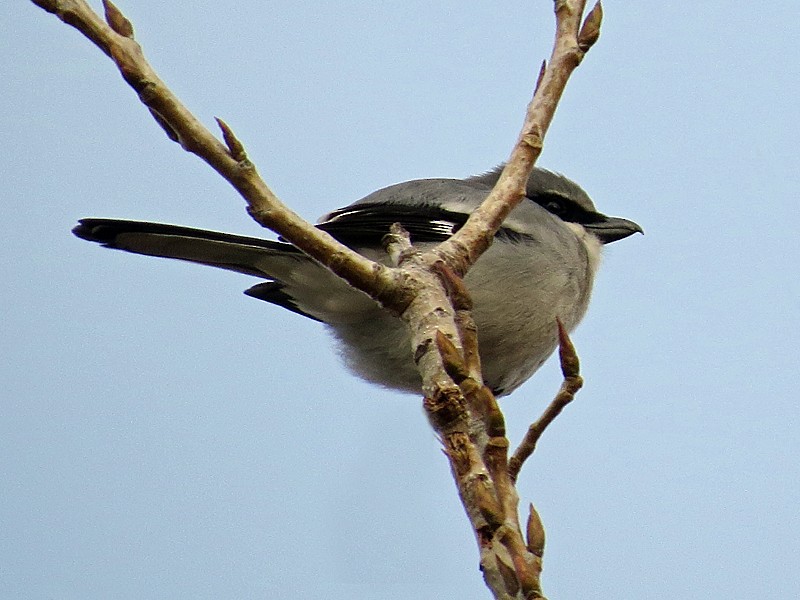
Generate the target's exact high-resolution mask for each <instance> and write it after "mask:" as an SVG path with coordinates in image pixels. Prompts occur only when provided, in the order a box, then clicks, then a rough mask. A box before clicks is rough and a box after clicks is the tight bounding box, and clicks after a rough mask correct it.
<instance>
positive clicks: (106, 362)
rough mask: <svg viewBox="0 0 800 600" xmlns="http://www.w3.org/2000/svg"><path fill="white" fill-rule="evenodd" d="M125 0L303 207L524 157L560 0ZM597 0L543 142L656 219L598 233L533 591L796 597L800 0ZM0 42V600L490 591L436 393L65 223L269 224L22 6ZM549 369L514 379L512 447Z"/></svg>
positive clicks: (46, 19)
mask: <svg viewBox="0 0 800 600" xmlns="http://www.w3.org/2000/svg"><path fill="white" fill-rule="evenodd" d="M96 4H98V5H99V2H98V3H96ZM120 6H121V8H122V9H123V11H124V12H125V13H126V14H127V15H128V16H129V17H130V18H131V19H132V21H133V23H134V26H135V28H136V35H137V39H138V40H139V41H140V42H141V43H142V44H143V45H144V48H145V52H146V54H147V56H148V57H149V59H150V61H151V63H152V64H153V65H154V66H155V68H156V69H157V70H158V71H159V73H160V74H161V76H162V77H163V78H164V79H165V80H166V82H167V83H168V84H169V85H171V86H172V88H173V90H174V91H176V92H177V93H178V94H179V95H180V96H181V98H182V99H183V100H184V102H185V103H186V104H187V105H188V106H189V107H190V108H191V109H192V110H193V111H194V112H195V114H196V115H197V116H198V117H199V118H201V119H202V120H203V121H204V122H205V123H207V124H209V125H212V124H213V117H214V116H219V117H222V118H224V119H225V120H226V121H227V122H228V123H230V124H231V125H232V126H233V127H234V129H235V130H236V132H237V133H238V134H239V136H240V138H241V139H242V141H243V142H244V143H245V144H246V146H247V149H248V151H249V154H250V156H251V158H252V159H253V160H254V161H255V162H256V164H257V165H258V167H259V169H260V171H261V173H262V174H263V176H264V177H265V179H266V180H267V181H268V182H269V183H270V184H271V185H272V186H273V188H274V190H275V191H276V192H277V193H278V194H279V195H280V196H281V198H283V199H284V200H285V201H286V202H287V203H289V204H290V205H291V206H292V207H294V208H295V209H296V210H297V211H298V212H300V213H301V214H302V215H304V216H306V217H308V218H310V219H315V218H316V217H317V216H318V215H320V214H322V213H324V212H326V211H328V210H330V209H333V208H337V207H340V206H343V205H345V204H348V203H350V202H351V201H353V200H355V199H357V198H360V197H361V196H364V195H366V194H367V193H369V192H371V191H373V190H374V189H377V188H380V187H383V186H386V185H389V184H391V183H395V182H398V181H403V180H407V179H414V178H420V177H463V176H467V175H470V174H474V173H478V172H481V171H483V170H486V169H488V168H490V167H492V166H493V165H495V164H496V163H498V162H500V161H502V160H503V159H505V158H506V157H507V156H508V153H509V151H510V149H511V146H512V143H513V141H514V139H515V137H516V135H517V132H518V129H519V126H520V124H521V122H522V118H523V112H524V109H525V106H526V104H527V102H528V100H529V97H530V94H531V90H532V87H533V83H534V81H535V78H536V74H537V72H538V69H539V63H540V62H541V60H542V59H543V58H544V57H546V56H547V55H549V51H550V46H551V39H552V30H553V21H552V16H551V2H549V1H547V0H537V1H533V2H529V1H521V0H520V1H513V2H466V3H465V2H456V1H445V2H436V3H433V2H417V1H406V2H402V3H373V2H362V1H356V0H353V1H350V2H343V1H342V2H326V3H316V2H297V1H293V2H284V1H275V2H268V3H264V2H255V1H248V0H243V1H239V2H219V1H211V0H195V1H192V2H174V3H173V2H155V1H153V0H121V1H120ZM605 10H606V21H605V23H604V25H603V34H602V37H601V39H600V42H599V43H598V45H597V46H596V47H595V48H594V49H593V50H592V52H591V53H590V54H589V56H588V58H587V59H586V60H585V61H584V63H583V65H582V66H581V67H580V69H579V70H578V71H577V72H576V74H575V76H574V78H573V80H572V81H571V82H570V85H569V86H568V88H567V92H566V96H565V98H564V101H563V102H562V104H561V107H560V109H559V111H558V114H557V115H556V120H555V123H554V125H553V127H552V128H551V130H550V133H549V135H548V138H547V140H546V144H545V151H544V154H543V156H542V158H541V160H540V162H539V164H540V165H541V166H544V167H548V168H551V169H554V170H557V171H561V172H563V173H564V174H566V175H568V176H569V177H571V178H573V179H575V180H577V181H578V182H580V183H581V184H582V185H583V186H584V187H585V188H586V190H587V191H588V192H589V193H590V194H591V195H592V197H593V198H594V200H595V202H596V203H597V205H598V206H599V208H600V209H601V210H603V211H605V212H607V213H609V214H613V215H618V216H624V217H628V218H630V219H634V220H636V221H637V222H639V223H640V224H642V226H643V227H644V228H645V230H646V232H647V233H646V235H645V236H644V237H642V236H636V237H634V238H630V239H627V240H624V241H622V242H619V243H618V244H613V245H612V246H610V247H609V248H608V252H607V254H606V259H605V262H604V265H603V268H602V271H601V273H600V276H599V279H598V282H597V286H596V289H595V295H594V301H593V304H592V306H591V308H590V310H589V314H588V316H587V318H586V320H585V321H584V323H583V324H582V325H581V326H580V327H579V329H578V330H577V332H576V335H575V342H576V344H577V346H578V349H579V351H580V354H581V357H582V360H583V371H584V375H585V377H586V380H587V384H586V387H585V389H584V390H583V391H582V392H581V394H580V396H579V399H578V400H577V401H576V403H575V404H574V405H572V406H570V407H569V408H568V409H567V411H566V412H565V413H564V414H563V415H562V416H561V417H560V418H559V419H558V421H557V422H556V424H555V426H554V427H553V428H552V429H551V430H549V431H548V432H547V433H546V435H545V437H544V438H543V440H542V442H541V444H540V447H539V450H538V451H537V454H536V456H535V457H534V459H533V461H532V462H531V463H530V464H528V465H527V466H526V468H525V469H524V471H523V473H522V477H521V479H522V481H521V484H520V493H521V496H522V500H523V505H524V504H525V503H526V502H528V501H532V502H534V503H535V504H536V506H537V507H538V509H539V512H540V513H541V515H542V518H543V520H544V523H545V526H546V528H547V535H548V545H547V550H546V555H545V571H544V575H543V585H544V590H545V593H546V594H547V596H548V597H550V598H552V599H553V600H555V599H578V598H581V599H583V598H626V599H627V598H630V599H637V600H639V599H650V598H652V599H656V598H658V599H661V598H665V597H670V598H692V599H703V600H706V599H708V600H712V599H719V598H734V597H735V598H759V599H760V600H785V599H788V598H797V597H800V570H798V568H797V561H798V557H800V517H798V506H799V505H800V482H799V481H798V476H799V475H800V469H798V452H799V451H800V434H799V433H798V426H799V425H800V424H799V423H798V421H799V419H798V414H799V413H800V409H798V394H797V385H798V384H797V381H796V380H797V376H796V374H797V367H796V364H797V348H798V346H799V345H800V335H798V316H800V284H798V273H797V271H798V242H797V239H798V238H797V235H796V230H797V227H798V223H799V222H800V211H799V210H798V204H800V199H798V189H800V177H799V176H798V172H800V162H799V161H798V150H797V147H798V138H799V136H798V134H799V133H800V131H798V126H797V124H796V113H797V108H798V91H799V90H800V67H799V66H798V65H799V64H800V62H799V61H798V60H797V57H796V53H797V45H798V30H799V29H798V27H799V26H800V3H798V2H797V1H796V0H776V1H775V2H770V3H767V4H765V3H760V2H738V3H731V2H721V1H709V2H691V3H689V2H655V1H640V2H633V1H629V2H621V1H616V2H615V1H614V0H609V1H607V2H606V3H605ZM0 72H2V83H0V89H2V93H1V94H0V132H2V135H3V140H2V146H0V173H2V179H3V189H4V192H3V196H2V197H3V205H4V214H3V230H4V236H3V237H4V243H3V250H2V252H0V279H2V286H0V306H1V307H2V313H3V316H2V319H0V340H2V346H1V347H2V354H0V358H2V361H0V395H1V396H2V404H1V405H0V406H2V412H1V413H0V414H1V415H2V418H0V598H9V599H20V600H22V599H35V600H39V599H55V600H62V599H63V600H73V599H74V600H85V599H131V600H134V599H136V600H140V599H145V600H147V599H218V598H236V599H243V600H250V599H264V598H267V599H271V598H303V597H324V598H328V599H331V600H340V599H341V600H344V599H353V598H357V599H368V600H371V599H375V600H378V599H382V600H383V599H390V600H394V599H398V600H399V599H404V600H405V599H411V600H415V599H434V598H437V599H438V598H445V599H450V598H452V599H465V598H475V599H480V598H488V597H489V594H488V592H487V591H486V589H485V588H484V586H483V582H482V580H481V577H480V574H479V572H478V569H477V564H478V557H477V550H476V548H475V544H474V541H473V539H472V535H471V533H470V530H469V527H468V524H467V521H466V518H465V516H464V515H463V511H462V509H461V507H460V504H459V502H458V500H457V497H456V493H455V490H454V486H453V483H452V481H451V477H450V473H449V470H448V467H447V463H446V461H445V459H444V457H443V456H442V454H441V452H440V450H439V445H438V443H437V441H436V440H435V438H434V436H433V434H432V433H431V430H430V429H429V427H428V424H427V422H426V420H425V417H424V415H423V412H422V410H421V408H420V401H419V398H417V397H414V396H405V395H401V394H396V393H392V392H388V391H385V390H382V389H379V388H376V387H371V386H369V385H367V384H365V383H362V382H360V381H359V380H357V379H355V378H354V377H352V376H351V375H349V374H348V373H347V372H345V371H344V370H343V369H342V368H341V366H340V364H339V362H338V361H337V357H336V353H335V351H334V350H333V349H332V348H331V347H330V344H329V340H328V338H327V336H326V334H325V332H324V330H323V329H322V328H321V326H319V324H317V323H314V322H311V321H306V320H304V319H302V318H300V317H298V316H297V315H294V314H292V313H289V312H286V311H282V310H280V309H279V308H277V307H273V306H269V305H267V304H265V303H263V302H258V301H256V300H253V299H251V298H248V297H245V296H243V295H242V294H241V292H242V290H244V289H245V288H247V287H249V286H250V285H251V284H252V283H253V280H251V279H250V278H248V277H246V276H242V275H237V274H233V273H225V272H219V271H216V270H213V269H205V268H202V267H199V266H194V265H188V264H183V263H178V262H168V261H164V260H157V259H152V258H146V257H138V256H132V255H126V254H123V253H120V252H111V251H107V250H103V249H101V248H99V247H97V246H96V245H93V244H88V243H85V242H82V241H80V240H78V239H76V238H74V237H73V236H72V235H71V234H70V229H71V228H72V226H73V225H74V223H75V221H76V220H77V219H78V218H80V217H87V216H96V217H101V216H102V217H125V218H134V219H144V220H152V221H163V222H169V223H180V224H185V225H191V226H195V227H205V228H209V229H217V230H223V231H230V232H236V233H240V234H245V235H261V234H262V231H261V230H260V229H259V228H258V226H257V225H256V224H255V223H253V222H252V221H251V220H250V219H249V218H248V217H247V215H246V214H245V212H244V209H243V206H244V204H243V201H242V200H240V199H239V198H238V197H237V196H236V195H235V193H234V192H233V191H232V189H231V188H230V187H229V186H228V185H227V184H226V183H225V182H223V181H222V180H221V179H220V178H219V177H218V176H217V175H216V174H215V173H214V172H212V171H211V169H210V168H208V167H207V166H205V165H204V164H202V163H201V162H200V161H199V160H198V159H196V158H194V157H193V156H190V155H188V154H185V153H183V152H182V151H181V150H180V149H179V148H178V146H177V145H175V144H173V143H171V142H169V141H168V140H167V139H166V137H165V136H164V135H163V133H162V132H161V130H160V129H159V128H158V126H157V125H156V124H155V123H154V122H153V121H152V119H151V118H150V116H149V114H148V113H147V111H146V110H145V109H144V108H143V107H142V106H141V105H140V104H139V102H138V101H137V99H136V98H135V96H134V94H133V93H132V92H131V90H130V89H129V88H128V87H127V86H126V85H125V84H124V83H123V82H122V80H121V79H120V77H119V75H118V73H117V72H116V70H115V68H114V67H113V65H112V64H111V62H110V61H109V60H108V59H107V58H106V57H105V56H104V55H103V54H101V52H100V51H99V50H97V49H96V48H95V47H94V46H92V45H91V44H90V43H89V42H88V41H87V40H85V39H83V38H82V37H81V36H80V35H79V34H78V33H77V32H75V31H74V30H72V29H71V28H68V27H67V26H65V25H63V24H62V23H60V22H59V21H57V20H56V19H55V18H54V17H53V16H51V15H49V14H46V13H45V12H43V11H42V10H40V9H39V8H37V7H35V6H34V5H33V4H32V3H31V2H27V1H24V0H6V1H4V2H2V3H1V4H0ZM263 235H265V236H266V235H269V233H268V232H263ZM558 383H559V378H558V370H557V366H556V364H555V363H554V362H551V363H548V365H547V366H546V367H545V368H543V370H542V371H541V372H540V373H539V375H538V376H537V377H536V378H535V379H534V380H533V381H531V382H529V383H528V384H526V385H525V386H523V387H522V388H521V389H520V390H519V391H517V392H516V393H515V394H513V395H512V396H511V397H509V398H506V399H505V400H504V401H503V407H504V408H505V409H506V415H507V418H508V422H509V429H510V432H511V436H510V437H511V439H512V441H517V440H519V438H520V436H521V433H522V432H523V430H524V429H525V428H526V427H527V425H528V423H529V422H530V421H531V420H532V419H533V418H535V417H536V416H537V415H538V414H539V412H540V411H541V409H542V408H543V407H544V405H545V404H546V402H547V401H548V400H549V398H550V397H551V396H552V394H553V392H554V391H555V389H556V388H557V386H558Z"/></svg>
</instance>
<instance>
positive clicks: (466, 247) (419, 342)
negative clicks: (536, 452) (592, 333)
mask: <svg viewBox="0 0 800 600" xmlns="http://www.w3.org/2000/svg"><path fill="white" fill-rule="evenodd" d="M32 1H33V2H34V3H35V4H37V5H38V6H40V7H42V8H43V9H45V10H47V11H48V12H51V13H53V14H55V15H56V16H58V17H59V18H60V19H61V20H62V21H64V22H65V23H67V24H69V25H71V26H73V27H75V28H76V29H77V30H79V31H80V32H81V33H82V34H83V35H85V36H86V37H87V38H88V39H90V40H91V41H92V42H93V43H94V44H96V45H97V46H98V47H99V48H100V49H101V50H102V51H103V52H105V53H106V54H107V55H109V56H110V57H111V58H112V59H113V61H114V62H115V64H116V65H117V68H118V69H119V71H120V73H121V74H122V76H123V78H124V79H125V81H126V82H127V83H128V84H129V85H130V86H131V87H132V88H133V89H134V90H135V91H136V93H137V94H138V96H139V99H140V100H141V101H142V102H143V103H144V104H145V105H146V106H147V108H148V109H149V110H150V112H151V114H152V115H153V117H154V118H155V119H156V121H157V122H158V123H159V125H161V127H162V128H163V129H164V130H165V132H166V133H167V135H168V136H169V137H170V139H172V140H174V141H176V142H178V143H180V145H181V146H182V147H183V148H184V149H185V150H187V151H189V152H192V153H194V154H196V155H197V156H199V157H200V158H202V159H203V160H204V161H205V162H207V163H208V164H209V165H210V166H211V167H212V168H214V169H215V170H216V171H217V172H218V173H220V175H222V176H223V177H224V178H225V179H226V180H227V181H228V182H229V183H230V184H231V185H232V186H233V187H234V188H235V189H236V190H237V191H238V192H239V193H240V194H241V195H242V197H243V198H244V199H245V200H246V202H247V210H248V212H249V213H250V215H251V216H252V217H253V218H254V219H255V220H256V221H257V222H259V223H260V224H262V225H263V226H265V227H267V228H269V229H272V230H273V231H275V232H276V233H278V234H279V235H281V236H282V237H283V238H285V239H286V240H288V241H289V242H291V243H292V244H294V245H295V246H297V247H298V248H300V249H301V250H302V251H303V252H305V253H306V254H308V255H309V256H311V257H312V258H314V259H315V260H317V261H319V262H320V263H321V264H323V265H325V266H326V267H328V268H329V269H330V270H331V271H333V272H334V273H336V274H337V275H339V276H340V277H342V278H343V279H345V280H346V281H347V282H348V283H350V284H351V285H352V286H354V287H356V288H358V289H360V290H362V291H364V292H366V293H367V294H369V295H370V296H372V297H373V298H374V299H375V300H377V301H378V302H380V303H381V304H382V305H383V306H385V307H386V308H388V309H389V310H392V311H393V312H395V313H396V314H398V315H399V316H400V317H401V318H402V319H403V320H404V321H405V322H406V323H407V325H408V326H409V329H410V331H411V337H412V348H413V349H415V352H416V353H415V358H416V359H417V362H418V366H419V369H420V373H421V375H422V380H423V390H424V392H425V395H426V399H425V407H426V410H427V412H428V416H429V418H430V421H431V424H432V425H433V427H434V429H435V430H436V432H437V434H438V435H439V436H440V438H441V440H442V442H443V444H444V447H445V451H446V454H447V456H448V458H449V460H450V466H451V469H452V472H453V475H454V477H455V480H456V484H457V487H458V491H459V495H460V496H461V499H462V502H463V504H464V507H465V510H466V512H467V515H468V517H469V519H470V522H471V525H472V528H473V531H474V532H475V536H476V540H477V542H478V547H479V550H480V557H481V558H480V560H481V569H482V570H483V573H484V578H485V580H486V583H487V585H488V586H489V588H490V589H491V590H492V593H493V594H494V596H495V597H496V598H503V599H506V600H507V599H511V598H514V599H526V600H529V599H532V598H541V597H542V594H541V587H540V584H539V574H540V572H541V557H542V552H543V549H544V530H543V528H542V526H541V521H540V520H539V519H538V515H536V511H535V510H534V509H533V507H532V506H531V510H530V514H529V518H528V522H527V527H526V531H525V535H523V532H522V530H521V528H520V525H519V518H518V503H519V501H518V497H517V493H516V489H515V487H514V480H515V478H516V475H517V474H518V472H519V468H520V467H521V465H522V463H523V462H524V460H525V458H526V457H527V456H529V455H530V452H532V451H533V448H534V447H535V445H536V441H537V440H538V438H539V436H540V435H541V431H543V430H544V428H545V427H546V426H547V424H548V423H550V422H551V421H552V419H553V418H555V416H556V415H557V414H558V412H559V411H560V410H561V409H562V408H563V406H564V405H566V403H567V402H569V400H571V396H570V394H574V391H576V390H577V388H574V386H575V382H578V381H579V380H580V377H579V376H578V375H577V371H575V373H574V374H571V375H567V373H566V372H565V386H566V384H567V381H568V380H569V381H571V382H572V384H571V386H567V387H562V392H563V393H562V392H560V393H559V396H558V397H557V401H554V403H553V404H552V405H551V407H550V408H548V411H546V412H545V415H543V416H542V418H541V419H540V420H539V421H537V423H534V425H533V426H531V431H530V432H529V434H528V436H526V440H525V441H524V442H523V444H522V445H521V446H520V449H518V450H517V452H516V453H515V454H514V456H513V457H512V458H511V459H510V460H509V459H508V447H509V443H508V440H507V438H506V435H505V423H504V417H503V414H502V412H501V411H500V409H499V407H498V405H497V401H496V400H495V398H494V396H493V395H492V393H491V391H490V390H489V389H488V388H486V387H485V386H484V385H483V382H482V376H481V369H480V359H479V357H478V353H477V347H478V346H477V337H476V332H475V327H474V323H473V322H472V319H471V316H470V308H471V301H470V300H469V295H468V294H467V292H466V290H465V288H464V286H463V284H462V283H461V280H460V277H462V276H463V275H464V274H465V273H466V272H467V270H468V269H469V267H470V266H471V265H472V264H474V263H475V261H476V260H477V259H478V257H479V256H480V255H481V253H482V252H483V251H484V250H486V248H488V247H489V245H490V244H491V242H492V240H493V238H494V234H495V232H496V231H497V229H498V228H499V227H500V225H501V223H502V222H503V220H504V219H505V217H506V216H507V215H508V213H509V212H510V211H511V210H512V209H513V208H514V206H516V205H517V204H518V203H519V202H520V200H521V199H522V198H523V196H524V190H525V184H526V182H527V179H528V176H529V174H530V172H531V169H532V168H533V165H534V163H535V161H536V159H537V158H538V156H539V153H540V152H541V149H542V140H543V137H544V135H545V133H546V132H547V130H548V128H549V126H550V123H551V122H552V119H553V115H554V113H555V109H556V106H557V104H558V101H559V99H560V97H561V94H562V92H563V90H564V86H565V85H566V82H567V80H568V78H569V76H570V74H571V73H572V71H573V70H574V69H575V68H576V67H577V66H578V65H579V64H580V62H581V60H582V59H583V56H584V54H585V53H586V52H587V51H588V50H589V48H590V47H591V46H592V44H593V43H594V42H595V41H596V40H597V37H598V35H599V30H600V22H601V19H602V10H601V8H600V5H599V3H598V4H597V5H595V7H594V8H593V9H592V10H591V11H590V13H589V14H588V16H587V17H586V19H585V20H583V21H582V15H583V12H584V8H585V0H555V2H554V7H555V14H556V36H555V43H554V47H553V52H552V55H551V57H550V60H549V62H546V63H544V64H543V65H542V69H541V71H540V74H539V79H538V82H537V85H536V91H535V93H534V96H533V99H532V100H531V102H530V104H529V106H528V111H527V114H526V118H525V123H524V125H523V128H522V131H521V133H520V135H519V138H518V140H517V143H516V144H515V146H514V149H513V151H512V153H511V156H510V158H509V160H508V161H507V163H506V167H505V169H504V170H503V173H502V175H501V176H500V179H499V181H498V183H497V185H496V186H495V188H494V190H493V191H492V193H491V194H490V195H489V197H488V198H487V199H486V201H485V202H484V203H483V205H482V206H480V207H479V208H478V209H477V210H476V211H475V212H474V213H473V215H472V216H471V217H470V219H469V220H468V221H467V223H466V224H465V225H464V226H463V227H462V228H461V229H460V230H459V231H458V232H457V233H456V234H455V235H454V236H453V237H452V238H450V239H449V240H447V241H445V242H444V243H442V244H441V245H440V246H439V247H438V248H436V249H434V250H433V251H429V252H425V253H422V252H417V251H416V250H415V249H413V248H412V247H410V244H409V240H408V239H407V237H405V236H404V235H403V232H402V231H400V230H397V229H395V230H393V232H392V235H391V236H390V239H388V240H387V249H388V250H389V256H390V258H391V262H393V264H394V265H395V266H385V265H382V264H379V263H375V262H372V261H370V260H367V259H366V258H364V257H362V256H360V255H358V254H356V253H355V252H353V251H352V250H350V249H349V248H347V247H345V246H343V245H342V244H340V243H338V242H337V241H336V240H334V239H333V238H332V237H330V236H329V235H328V234H326V233H325V232H323V231H321V230H319V229H317V228H315V227H313V226H312V225H311V224H309V223H306V222H305V221H304V220H303V219H301V218H300V217H299V216H298V215H296V214H295V213H294V212H293V211H291V210H290V209H288V208H287V207H286V206H285V205H284V204H282V203H281V202H280V201H279V200H278V199H277V198H276V197H275V195H274V194H273V193H272V191H271V190H270V189H269V187H268V186H267V184H266V183H265V182H264V181H263V180H262V179H261V177H260V176H259V175H258V172H257V171H256V168H255V166H254V165H253V164H252V163H251V162H250V160H249V159H248V157H247V153H246V151H245V147H244V145H243V144H242V143H241V142H240V141H239V139H238V138H237V136H236V135H235V134H234V132H233V130H232V129H231V128H230V127H229V126H228V125H227V124H225V123H224V122H223V121H222V120H219V119H218V125H219V127H220V129H221V130H222V137H223V139H222V141H221V140H219V139H217V137H215V136H214V135H213V134H212V133H211V132H210V131H208V129H206V128H205V127H204V126H203V125H202V124H201V123H200V122H199V121H198V120H197V119H196V118H195V117H194V116H193V115H192V114H191V112H189V110H188V109H186V107H184V106H183V104H182V103H181V102H180V101H179V99H178V98H177V97H176V96H175V95H174V94H173V93H172V92H171V91H170V90H169V88H167V86H166V85H165V84H164V83H163V82H162V81H161V79H160V78H159V77H158V76H157V74H156V73H155V71H154V70H153V69H152V68H151V67H150V65H149V64H148V63H147V61H146V60H145V58H144V55H143V53H142V49H141V47H140V46H139V44H138V43H136V41H135V40H134V29H133V26H132V24H131V23H130V21H129V20H128V19H127V18H126V17H125V16H124V15H123V14H122V13H121V11H119V9H117V7H116V6H114V5H113V4H112V3H111V2H110V0H104V1H103V5H104V8H105V20H103V19H102V18H101V17H100V16H99V15H97V14H96V13H95V12H94V11H93V10H92V9H91V8H90V7H89V5H88V4H87V3H86V2H85V0H32ZM565 339H566V341H567V342H568V338H566V334H565V333H564V332H563V328H562V365H563V364H564V361H565V360H566V361H567V362H569V361H570V358H569V352H567V353H566V354H565V350H564V349H565V347H566V343H565ZM573 355H574V351H573ZM565 356H566V358H565ZM576 361H577V359H576ZM575 368H576V369H577V362H575ZM570 373H572V372H570ZM578 387H579V384H578ZM573 388H574V389H573ZM570 390H572V391H570ZM559 398H560V399H559ZM526 538H527V539H526Z"/></svg>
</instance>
